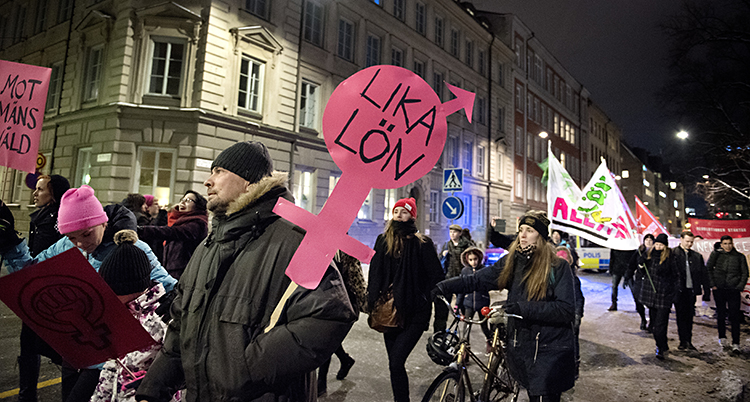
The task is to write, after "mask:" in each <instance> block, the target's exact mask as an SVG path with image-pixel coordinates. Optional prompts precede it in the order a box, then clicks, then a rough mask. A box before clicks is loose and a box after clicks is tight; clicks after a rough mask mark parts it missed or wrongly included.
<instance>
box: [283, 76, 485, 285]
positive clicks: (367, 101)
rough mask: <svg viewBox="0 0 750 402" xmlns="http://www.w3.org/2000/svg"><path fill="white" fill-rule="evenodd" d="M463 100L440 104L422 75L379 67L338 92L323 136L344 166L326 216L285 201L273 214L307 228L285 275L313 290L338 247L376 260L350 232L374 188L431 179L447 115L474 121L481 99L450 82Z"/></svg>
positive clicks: (326, 116) (326, 117)
mask: <svg viewBox="0 0 750 402" xmlns="http://www.w3.org/2000/svg"><path fill="white" fill-rule="evenodd" d="M445 85H447V86H448V88H449V89H450V90H451V92H453V94H455V95H456V98H455V99H452V100H450V101H448V102H445V103H441V101H440V98H438V96H437V94H435V92H434V91H433V90H432V88H431V87H430V85H429V84H427V83H426V82H425V81H424V80H423V79H422V78H420V77H419V76H418V75H416V74H414V73H413V72H411V71H409V70H406V69H404V68H401V67H396V66H372V67H369V68H366V69H364V70H361V71H359V72H357V73H356V74H354V75H352V76H351V77H349V78H347V79H346V80H344V82H342V83H341V84H340V85H339V86H338V87H336V89H335V90H334V91H333V94H332V95H331V98H330V99H329V100H328V104H327V105H326V109H325V112H324V113H323V136H324V138H325V142H326V147H327V148H328V152H329V153H330V154H331V157H332V158H333V161H334V162H335V163H336V165H337V166H338V167H339V168H340V169H341V172H342V173H341V178H340V179H339V181H338V183H337V184H336V187H334V189H333V192H332V193H331V196H330V197H329V198H328V201H326V203H325V205H324V206H323V209H322V210H321V211H320V214H318V215H314V214H312V213H310V212H308V211H306V210H304V209H302V208H299V207H297V206H295V205H294V203H292V202H289V201H287V200H284V199H283V198H280V199H279V201H278V202H277V203H276V206H275V207H274V210H273V211H274V212H275V213H277V214H278V215H280V216H282V217H284V218H285V219H287V220H289V221H290V222H292V223H294V224H296V225H297V226H299V227H301V228H303V229H305V230H306V231H307V234H306V235H305V237H304V239H303V240H302V243H301V244H300V246H299V248H298V249H297V251H296V253H295V254H294V256H293V257H292V260H291V262H290V263H289V266H288V267H287V269H286V274H287V276H289V278H291V279H292V281H294V282H295V283H297V284H298V285H300V286H302V287H305V288H307V289H314V288H316V287H317V286H318V284H319V283H320V280H321V279H322V277H323V274H325V271H326V269H327V268H328V265H329V264H330V262H331V260H332V259H333V256H334V254H335V253H336V250H339V249H340V250H342V251H344V252H345V253H347V254H349V255H351V256H353V257H355V258H357V259H359V260H360V261H362V262H365V263H369V262H370V259H371V258H372V256H373V255H374V254H375V251H373V250H372V249H371V248H369V247H367V246H365V245H364V244H362V243H360V242H359V241H358V240H356V239H354V238H353V237H350V236H349V235H347V234H346V232H347V230H349V227H350V226H351V225H352V222H354V219H355V218H356V217H357V212H358V211H359V209H360V207H361V206H362V203H363V202H364V201H365V199H366V198H367V195H368V194H369V193H370V190H371V189H372V188H380V189H390V188H398V187H403V186H405V185H407V184H410V183H412V182H414V181H416V180H418V179H419V178H421V177H422V176H424V175H425V174H427V173H428V172H429V171H430V170H431V169H432V168H433V166H435V163H436V162H437V161H438V159H439V158H440V155H441V154H442V152H443V146H444V145H445V140H446V134H447V131H448V123H447V121H446V118H447V117H448V115H450V114H452V113H455V112H457V111H458V110H460V109H464V110H465V111H466V117H467V118H468V120H469V121H470V122H471V113H472V109H473V105H474V94H473V93H471V92H468V91H465V90H463V89H460V88H457V87H455V86H452V85H450V84H447V83H446V84H445Z"/></svg>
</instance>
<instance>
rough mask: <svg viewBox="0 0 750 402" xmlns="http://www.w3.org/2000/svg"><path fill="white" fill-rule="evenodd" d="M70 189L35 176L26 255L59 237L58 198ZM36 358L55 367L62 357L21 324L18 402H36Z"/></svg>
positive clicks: (55, 180)
mask: <svg viewBox="0 0 750 402" xmlns="http://www.w3.org/2000/svg"><path fill="white" fill-rule="evenodd" d="M69 188H70V183H69V182H68V179H66V178H64V177H62V176H60V175H56V174H53V175H51V176H47V175H43V176H39V178H38V179H37V181H36V189H35V190H34V206H36V207H37V210H36V211H34V212H32V213H31V215H30V216H29V217H30V218H31V222H30V223H29V254H31V256H32V257H36V255H37V254H39V253H41V252H42V251H44V250H46V249H47V247H49V246H51V245H53V244H54V243H56V242H57V241H58V240H60V239H61V238H62V235H61V234H60V232H58V231H57V212H58V210H59V209H60V199H61V198H62V196H63V194H65V192H66V191H68V189H69ZM40 355H43V356H47V357H49V358H50V359H52V361H53V362H55V363H56V364H61V362H62V358H61V357H60V355H59V354H58V353H57V352H56V351H55V350H54V349H52V347H50V346H49V345H48V344H47V342H44V341H43V340H42V338H40V337H39V336H38V335H37V334H36V333H35V332H34V331H32V330H31V328H29V327H28V326H27V325H26V324H25V323H24V324H22V326H21V354H20V355H19V356H18V380H19V387H18V400H19V402H29V401H33V402H36V400H37V396H36V388H37V382H38V381H39V368H40V367H41V357H40Z"/></svg>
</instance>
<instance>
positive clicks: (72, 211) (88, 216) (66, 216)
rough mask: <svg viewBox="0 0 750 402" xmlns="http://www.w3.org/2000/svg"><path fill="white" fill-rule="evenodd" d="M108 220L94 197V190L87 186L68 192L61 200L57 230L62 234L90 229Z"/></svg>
mask: <svg viewBox="0 0 750 402" xmlns="http://www.w3.org/2000/svg"><path fill="white" fill-rule="evenodd" d="M108 220H109V218H107V214H106V213H104V208H102V204H101V203H100V202H99V200H98V199H96V196H95V195H94V189H93V188H91V187H89V186H87V185H85V184H84V185H82V186H81V187H80V188H71V189H70V190H68V191H66V192H65V195H63V196H62V200H60V210H59V212H58V213H57V230H59V231H60V233H62V234H66V233H70V232H75V231H76V230H81V229H86V228H90V227H92V226H96V225H99V224H102V223H104V222H107V221H108Z"/></svg>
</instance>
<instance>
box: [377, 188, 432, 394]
mask: <svg viewBox="0 0 750 402" xmlns="http://www.w3.org/2000/svg"><path fill="white" fill-rule="evenodd" d="M392 213H393V219H391V220H390V221H388V224H387V226H386V229H385V233H383V234H381V235H379V236H378V238H377V240H376V241H375V255H374V256H373V257H372V260H371V261H370V272H369V279H368V285H367V293H368V297H367V299H368V305H369V307H370V311H372V308H373V306H374V305H375V302H376V301H377V300H378V298H380V296H381V295H383V294H386V293H387V292H388V291H389V289H392V290H393V304H394V306H395V307H396V311H397V312H398V314H399V315H400V318H401V323H402V325H401V327H400V328H396V329H392V330H391V331H389V332H386V333H384V334H383V338H384V339H385V349H386V350H387V351H388V369H389V370H390V374H391V388H392V390H393V398H394V400H395V401H396V402H403V401H409V377H408V376H407V374H406V367H405V364H406V358H407V357H409V354H410V353H411V351H412V350H413V349H414V347H415V346H416V345H417V342H419V339H420V337H421V336H422V333H423V332H424V331H426V330H427V328H428V324H429V322H430V316H431V315H432V303H431V301H430V290H431V289H432V288H433V287H434V286H435V284H436V283H437V282H438V281H439V280H440V279H442V278H443V270H442V268H440V260H438V257H437V253H436V252H435V245H434V244H433V243H432V240H430V238H429V237H427V236H424V235H422V234H421V233H419V232H418V231H417V226H416V223H415V221H414V219H416V217H417V205H416V201H415V200H414V199H413V198H406V199H401V200H398V201H397V202H396V204H394V207H393V210H392Z"/></svg>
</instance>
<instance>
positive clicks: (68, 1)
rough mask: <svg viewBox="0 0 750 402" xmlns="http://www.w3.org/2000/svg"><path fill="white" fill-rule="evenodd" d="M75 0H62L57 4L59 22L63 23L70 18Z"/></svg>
mask: <svg viewBox="0 0 750 402" xmlns="http://www.w3.org/2000/svg"><path fill="white" fill-rule="evenodd" d="M74 1H75V0H60V4H59V5H58V6H57V23H58V24H59V23H61V22H63V21H65V20H67V19H68V18H70V14H71V12H72V11H73V2H74Z"/></svg>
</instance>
